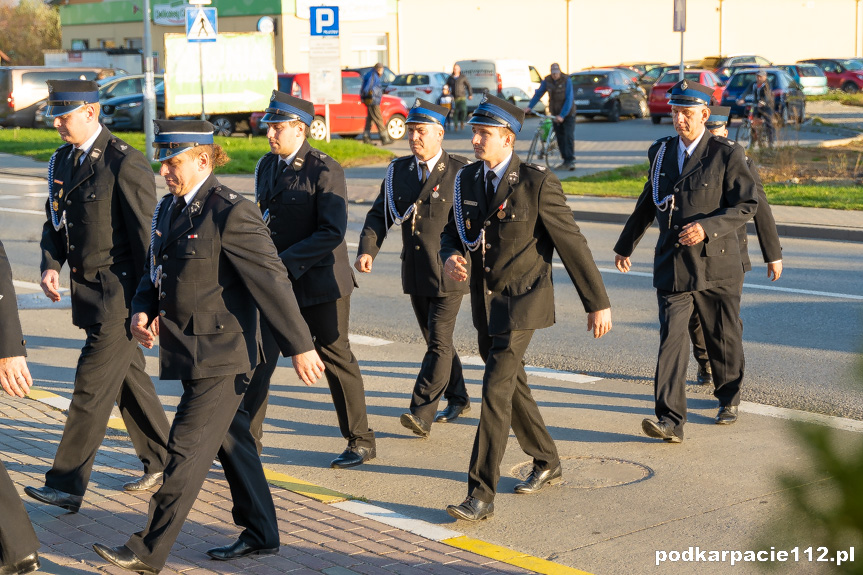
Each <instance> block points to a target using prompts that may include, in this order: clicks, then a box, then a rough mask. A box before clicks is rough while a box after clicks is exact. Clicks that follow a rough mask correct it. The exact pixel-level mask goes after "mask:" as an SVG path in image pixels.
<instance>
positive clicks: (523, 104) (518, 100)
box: [501, 88, 546, 116]
mask: <svg viewBox="0 0 863 575" xmlns="http://www.w3.org/2000/svg"><path fill="white" fill-rule="evenodd" d="M501 98H503V99H505V100H509V101H510V102H512V103H513V104H514V105H516V106H518V107H519V108H522V109H524V108H527V105H528V104H529V103H530V96H528V95H527V92H525V91H524V90H522V89H521V88H504V89H503V93H502V96H501ZM545 111H546V105H545V102H543V101H542V100H540V101H539V102H537V103H536V105H535V106H534V107H533V108H531V109H530V112H529V113H531V114H537V115H540V116H541V115H543V114H545Z"/></svg>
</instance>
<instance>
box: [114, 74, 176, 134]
mask: <svg viewBox="0 0 863 575" xmlns="http://www.w3.org/2000/svg"><path fill="white" fill-rule="evenodd" d="M99 103H100V104H101V108H102V110H101V112H99V121H100V122H102V123H103V124H105V125H106V126H108V128H109V129H110V130H111V131H118V132H143V131H144V94H143V93H141V92H138V93H134V94H127V95H124V96H116V97H114V98H108V99H107V100H100V101H99ZM164 117H165V82H164V80H162V79H161V78H160V79H159V81H157V82H156V118H157V119H159V120H161V119H163V118H164Z"/></svg>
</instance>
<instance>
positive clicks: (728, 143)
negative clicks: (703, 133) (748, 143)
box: [713, 136, 738, 148]
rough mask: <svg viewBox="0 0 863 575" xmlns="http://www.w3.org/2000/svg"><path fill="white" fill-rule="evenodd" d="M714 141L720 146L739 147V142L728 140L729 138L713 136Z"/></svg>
mask: <svg viewBox="0 0 863 575" xmlns="http://www.w3.org/2000/svg"><path fill="white" fill-rule="evenodd" d="M713 139H714V140H716V141H717V142H719V143H720V144H725V145H726V146H728V147H729V148H733V147H734V146H736V145H738V144H737V142H735V141H734V140H731V139H728V138H725V137H722V136H713Z"/></svg>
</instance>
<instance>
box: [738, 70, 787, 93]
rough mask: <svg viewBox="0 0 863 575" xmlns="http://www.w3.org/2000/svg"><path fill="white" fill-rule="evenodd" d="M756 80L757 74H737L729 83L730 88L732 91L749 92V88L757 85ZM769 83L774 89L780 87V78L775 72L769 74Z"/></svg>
mask: <svg viewBox="0 0 863 575" xmlns="http://www.w3.org/2000/svg"><path fill="white" fill-rule="evenodd" d="M755 80H756V77H755V72H743V73H739V74H735V75H734V76H732V77H731V79H730V80H729V81H728V88H729V89H732V90H734V89H740V88H743V89H744V90H748V89H749V86H751V85H752V84H754V83H755ZM767 83H768V84H770V85H771V86H772V87H773V88H776V87H778V76H777V75H776V73H775V72H768V73H767Z"/></svg>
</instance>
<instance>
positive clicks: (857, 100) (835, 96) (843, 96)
mask: <svg viewBox="0 0 863 575" xmlns="http://www.w3.org/2000/svg"><path fill="white" fill-rule="evenodd" d="M806 101H807V102H818V101H829V102H839V103H840V104H845V105H846V106H863V94H860V93H857V94H848V93H846V92H843V91H841V90H831V91H830V92H827V93H826V94H824V95H823V96H806Z"/></svg>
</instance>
